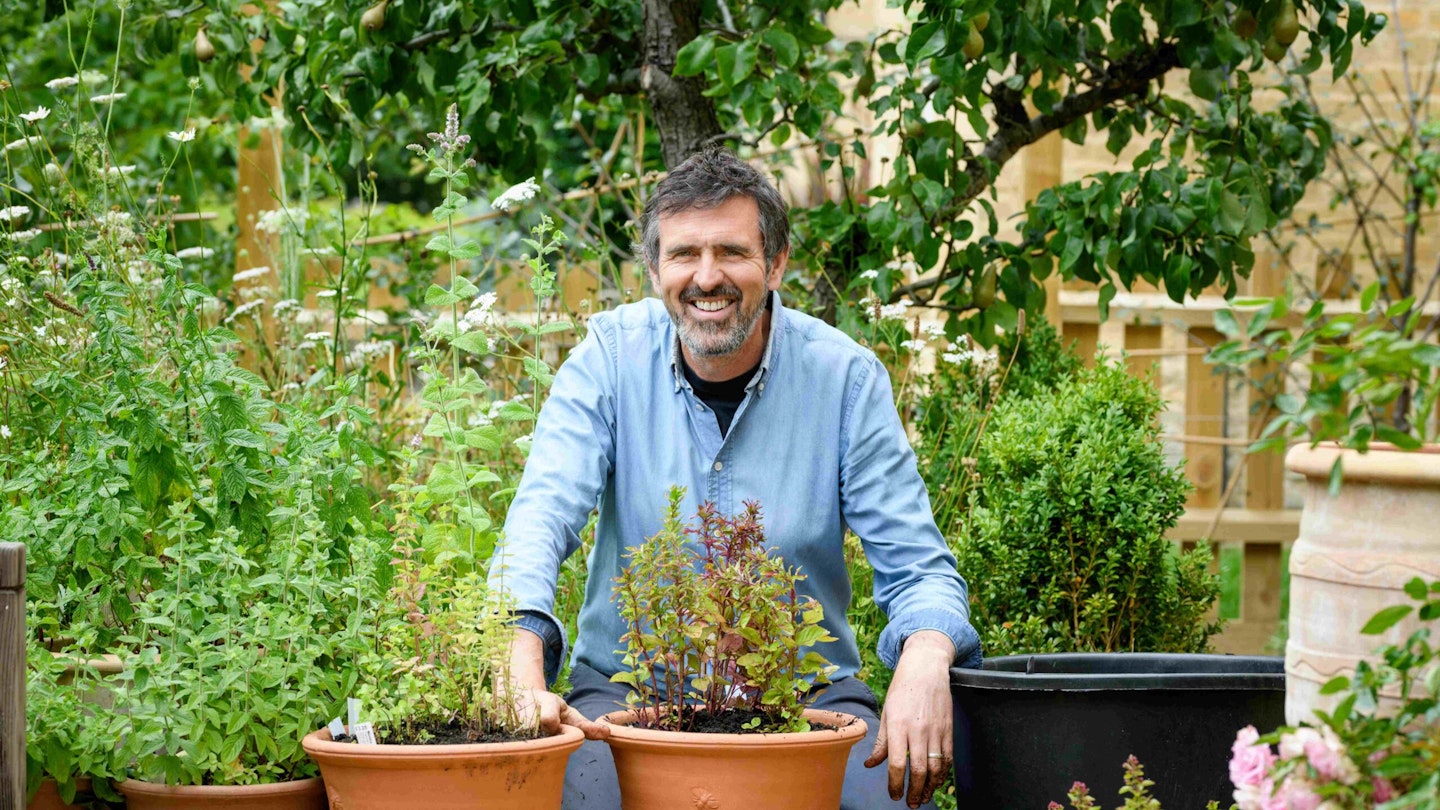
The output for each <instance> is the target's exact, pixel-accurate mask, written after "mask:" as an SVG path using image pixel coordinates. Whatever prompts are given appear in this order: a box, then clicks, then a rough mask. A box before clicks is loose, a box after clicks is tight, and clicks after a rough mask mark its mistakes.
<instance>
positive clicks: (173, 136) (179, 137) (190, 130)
mask: <svg viewBox="0 0 1440 810" xmlns="http://www.w3.org/2000/svg"><path fill="white" fill-rule="evenodd" d="M165 137H167V138H169V139H170V140H172V141H177V142H179V143H188V142H189V141H193V140H195V128H194V127H186V128H185V129H182V130H180V131H179V132H171V133H170V134H169V135H166V136H165Z"/></svg>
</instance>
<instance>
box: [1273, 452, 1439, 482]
mask: <svg viewBox="0 0 1440 810" xmlns="http://www.w3.org/2000/svg"><path fill="white" fill-rule="evenodd" d="M1342 457H1343V458H1344V461H1343V462H1342V465H1343V469H1344V474H1345V480H1346V481H1378V482H1384V483H1390V484H1412V485H1436V484H1440V444H1436V443H1431V444H1426V445H1423V446H1421V447H1420V448H1419V449H1417V450H1401V449H1399V448H1397V447H1396V446H1395V445H1393V444H1389V443H1387V442H1371V443H1370V445H1369V450H1368V451H1367V452H1364V453H1361V452H1360V451H1359V450H1353V449H1350V448H1342V447H1341V446H1340V445H1339V444H1337V443H1335V442H1322V443H1320V444H1318V445H1315V446H1314V447H1312V446H1310V445H1309V444H1297V445H1295V446H1294V447H1292V448H1290V450H1289V452H1287V453H1286V454H1285V469H1287V470H1290V471H1291V472H1297V473H1300V474H1301V475H1303V476H1305V477H1306V478H1308V479H1319V480H1320V481H1322V482H1325V481H1329V479H1330V469H1331V467H1333V466H1334V465H1335V459H1337V458H1342Z"/></svg>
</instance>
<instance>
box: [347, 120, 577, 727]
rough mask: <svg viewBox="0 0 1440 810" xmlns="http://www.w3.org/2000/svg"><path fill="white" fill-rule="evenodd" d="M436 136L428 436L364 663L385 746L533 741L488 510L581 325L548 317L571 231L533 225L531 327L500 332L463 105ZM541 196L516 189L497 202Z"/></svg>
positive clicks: (425, 348) (412, 454)
mask: <svg viewBox="0 0 1440 810" xmlns="http://www.w3.org/2000/svg"><path fill="white" fill-rule="evenodd" d="M429 137H430V140H431V142H432V145H431V146H430V148H428V149H427V148H425V147H422V146H420V145H419V144H412V145H411V146H410V147H409V149H410V151H412V152H414V153H415V154H417V155H420V156H421V157H423V158H424V159H425V160H426V161H427V163H428V164H429V165H430V167H431V168H430V171H429V175H428V177H429V179H430V180H432V181H436V182H439V183H441V184H442V185H443V189H444V201H443V202H442V203H441V204H440V205H439V206H437V207H436V209H435V211H434V217H435V219H436V220H437V221H438V222H441V223H443V224H444V231H443V233H440V234H437V235H436V236H435V237H433V238H432V239H431V240H430V242H429V244H428V246H427V247H428V249H429V250H431V251H433V252H435V253H436V254H439V255H441V256H444V257H445V261H446V265H447V268H448V271H449V281H450V284H449V286H448V287H442V286H440V285H438V284H436V285H432V286H431V287H430V288H429V289H428V290H427V291H426V294H425V301H426V305H427V306H429V307H431V308H432V309H433V310H434V311H435V315H434V317H433V319H431V320H430V323H429V326H428V328H426V329H425V331H424V332H423V334H422V337H423V339H424V343H423V345H421V346H419V347H417V348H415V349H414V350H412V352H411V359H412V360H414V361H416V362H417V363H418V365H419V373H420V375H421V377H422V378H423V379H424V380H425V385H424V388H423V390H422V391H421V395H420V404H421V405H422V407H423V409H424V413H423V415H422V419H423V428H422V430H421V431H420V433H419V434H418V435H416V436H415V437H414V439H413V440H412V441H411V443H410V446H409V447H408V448H407V449H405V450H404V451H403V452H402V464H403V466H404V468H405V470H406V471H407V472H406V474H405V475H404V476H403V477H402V478H401V479H400V480H399V481H397V482H396V483H395V484H393V485H392V486H391V487H390V490H391V492H392V493H394V495H395V502H394V507H395V513H394V525H393V537H394V544H393V557H394V558H393V561H392V566H393V581H392V585H391V587H390V589H389V592H388V594H387V595H386V597H385V599H384V601H383V604H381V605H380V606H379V609H378V611H377V612H376V614H375V616H374V618H373V624H372V625H371V626H370V628H369V632H370V633H371V635H372V636H373V639H374V642H375V643H374V646H375V648H376V649H377V650H379V653H378V655H377V656H373V657H372V658H371V659H370V660H369V661H368V662H367V664H366V673H367V680H366V683H365V684H364V685H363V686H362V689H361V692H362V696H363V699H364V700H365V702H366V704H367V705H368V706H370V707H372V710H373V712H374V716H375V717H376V719H377V720H378V721H379V722H380V724H381V727H382V728H381V733H382V735H384V736H385V737H386V738H387V739H388V740H391V741H395V742H403V743H426V742H432V741H439V740H446V741H452V740H451V739H450V738H451V737H455V738H456V739H458V740H466V741H489V740H496V739H526V738H532V737H535V736H537V735H538V733H539V730H538V719H539V718H538V715H537V714H536V713H535V712H534V711H533V710H532V707H526V706H517V705H515V703H514V702H513V701H511V700H510V699H509V696H508V694H507V692H506V687H507V686H508V685H509V683H510V637H511V633H512V630H511V624H512V621H513V613H514V601H513V599H512V598H511V597H510V595H509V594H508V592H507V591H506V590H505V588H504V585H503V577H501V578H499V579H498V582H499V583H500V584H499V585H498V586H494V587H491V586H488V585H487V570H488V569H489V568H490V567H491V566H503V565H504V559H503V548H497V540H498V532H497V527H496V524H495V521H494V520H493V519H492V518H491V512H490V506H491V505H492V504H495V503H497V502H499V501H500V499H502V498H505V497H508V492H507V490H508V488H509V486H513V481H512V480H507V479H506V478H504V477H502V475H501V474H500V472H497V468H498V469H501V470H505V469H508V467H507V464H506V461H505V459H506V454H507V453H508V452H518V453H520V454H522V455H523V454H524V453H525V452H526V450H527V448H528V435H525V436H517V435H515V433H516V432H517V431H518V430H520V429H524V428H526V427H529V426H531V425H533V422H534V420H535V416H536V414H537V413H538V411H539V407H540V402H541V400H542V399H543V396H544V392H545V391H546V390H547V389H548V388H549V386H550V383H551V382H552V381H553V379H554V373H553V371H552V370H551V369H550V367H549V365H548V364H547V363H546V362H545V361H544V359H543V356H542V353H541V347H540V337H541V336H543V335H547V334H552V333H556V332H560V331H564V330H568V329H571V328H573V327H572V326H571V324H570V322H569V321H568V320H556V321H548V322H547V321H546V320H545V312H544V310H545V304H546V302H547V301H548V300H549V299H550V298H552V297H553V296H554V294H555V291H556V286H555V271H554V269H553V268H552V266H551V264H550V257H551V256H552V255H554V254H555V253H556V252H557V251H558V248H559V245H560V244H561V243H562V242H563V241H564V235H563V234H562V233H560V232H559V231H558V230H557V229H556V228H555V227H554V225H553V224H552V223H551V221H550V220H549V218H548V217H542V218H541V220H540V222H539V223H538V224H537V225H536V226H535V227H534V228H533V229H532V230H531V236H532V237H533V238H530V239H525V240H524V243H525V244H526V245H528V246H529V247H530V248H531V251H532V253H531V255H530V256H529V257H528V260H527V263H528V266H529V269H530V271H531V273H532V277H531V284H530V286H531V290H532V291H533V292H534V294H535V313H534V319H533V320H530V321H524V320H519V319H509V320H507V321H505V322H504V323H502V322H501V320H500V317H499V315H498V313H496V312H495V309H494V307H495V303H496V295H495V293H493V292H491V293H484V294H481V293H480V290H479V287H478V285H477V284H476V283H475V282H474V281H472V280H471V279H470V278H469V276H468V275H467V274H466V272H465V268H466V267H467V266H468V265H467V264H462V263H468V262H470V261H471V260H474V259H477V258H479V257H480V254H481V249H480V246H479V244H478V242H476V241H475V240H473V239H469V238H462V237H461V236H460V235H459V233H458V232H457V230H456V216H457V213H458V212H459V210H460V209H461V207H463V206H464V205H466V204H467V201H466V199H465V197H464V196H463V195H462V194H461V193H460V190H462V189H465V188H467V187H468V186H469V185H470V183H471V181H472V178H471V177H470V174H469V172H470V169H472V168H473V167H474V165H475V161H474V160H473V159H470V158H467V157H466V156H465V155H466V152H467V151H468V149H467V145H468V143H469V140H470V138H469V136H468V135H465V134H462V133H461V131H460V121H459V112H458V109H457V108H456V107H455V106H453V105H452V106H451V107H450V110H449V112H448V114H447V116H446V121H445V126H444V128H443V129H442V130H441V131H439V132H434V133H431V134H430V136H429ZM533 193H534V189H533V188H532V187H531V186H530V185H527V184H522V186H521V187H519V188H518V189H512V190H511V191H509V192H507V193H506V194H504V195H501V196H500V197H499V198H497V199H496V200H495V201H494V206H495V207H497V208H502V209H503V208H505V207H507V206H508V205H509V204H513V202H514V201H515V200H517V199H524V198H526V197H527V196H529V195H533ZM507 200H508V201H509V202H507ZM505 363H516V364H518V365H520V366H521V367H522V368H523V369H524V371H525V378H524V382H525V383H526V384H527V386H528V389H529V390H528V391H521V392H520V393H519V394H517V395H516V396H514V397H513V398H509V399H502V398H500V397H498V395H497V394H496V392H495V391H494V390H492V388H491V387H490V386H489V385H488V384H487V382H486V375H487V374H489V373H490V371H491V370H492V369H493V368H494V367H495V366H498V365H501V364H505ZM506 426H509V430H508V431H507V429H506ZM427 440H428V445H427ZM507 445H508V447H507ZM487 495H488V497H486V496H487Z"/></svg>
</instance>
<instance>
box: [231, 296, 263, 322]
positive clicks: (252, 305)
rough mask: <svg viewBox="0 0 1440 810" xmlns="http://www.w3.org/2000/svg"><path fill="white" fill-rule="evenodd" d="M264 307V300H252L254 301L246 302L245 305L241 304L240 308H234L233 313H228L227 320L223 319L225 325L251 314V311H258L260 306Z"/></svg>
mask: <svg viewBox="0 0 1440 810" xmlns="http://www.w3.org/2000/svg"><path fill="white" fill-rule="evenodd" d="M264 305H265V300H264V299H256V300H254V301H247V302H246V303H244V304H241V305H240V306H238V307H236V308H235V311H234V312H232V313H230V317H228V318H226V319H225V323H233V322H234V321H235V319H236V318H239V317H240V316H241V315H245V314H247V313H249V312H251V311H252V310H255V309H259V308H260V307H262V306H264Z"/></svg>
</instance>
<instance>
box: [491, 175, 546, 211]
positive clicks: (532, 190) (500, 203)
mask: <svg viewBox="0 0 1440 810" xmlns="http://www.w3.org/2000/svg"><path fill="white" fill-rule="evenodd" d="M538 193H540V186H539V185H538V184H536V182H535V178H533V177H532V178H530V179H529V180H526V181H525V182H523V183H518V184H516V185H513V186H511V187H510V188H507V189H505V193H504V194H501V195H500V196H499V197H496V198H495V199H494V200H493V201H492V202H491V203H490V207H491V208H494V209H495V210H496V211H509V210H510V209H511V208H514V207H515V206H516V205H519V204H520V203H522V202H525V201H527V200H533V199H535V195H536V194H538Z"/></svg>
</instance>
